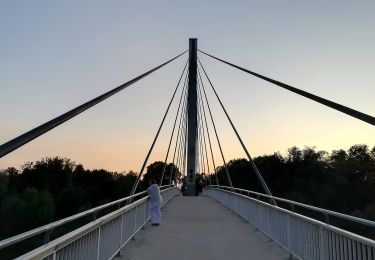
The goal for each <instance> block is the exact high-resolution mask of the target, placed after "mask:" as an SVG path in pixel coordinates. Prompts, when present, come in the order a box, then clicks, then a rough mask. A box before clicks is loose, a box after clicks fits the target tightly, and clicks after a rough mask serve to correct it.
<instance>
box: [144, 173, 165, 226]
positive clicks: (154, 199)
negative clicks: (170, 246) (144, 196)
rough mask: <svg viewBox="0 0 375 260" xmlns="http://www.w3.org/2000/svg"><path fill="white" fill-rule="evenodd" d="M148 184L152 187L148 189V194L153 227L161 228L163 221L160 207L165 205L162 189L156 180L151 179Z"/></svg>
mask: <svg viewBox="0 0 375 260" xmlns="http://www.w3.org/2000/svg"><path fill="white" fill-rule="evenodd" d="M148 184H149V185H150V186H149V187H148V188H147V193H148V196H149V203H148V208H149V210H150V213H151V225H153V226H159V225H160V220H161V214H160V207H161V204H162V203H163V198H162V197H161V195H160V189H159V186H158V185H157V184H156V181H155V179H150V180H149V181H148Z"/></svg>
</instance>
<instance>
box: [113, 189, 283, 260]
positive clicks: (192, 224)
mask: <svg viewBox="0 0 375 260" xmlns="http://www.w3.org/2000/svg"><path fill="white" fill-rule="evenodd" d="M120 255H121V256H119V257H115V259H124V260H125V259H127V260H130V259H131V260H136V259H139V260H143V259H155V260H159V259H244V258H246V259H270V260H271V259H287V258H288V257H289V254H288V252H287V251H286V250H284V249H283V248H281V247H280V246H278V245H277V243H275V242H273V241H272V240H269V239H268V238H267V236H265V235H264V234H263V233H262V232H260V231H259V230H258V229H256V228H255V226H254V225H251V224H250V223H248V222H247V221H245V220H244V219H243V218H241V217H239V216H238V215H235V214H234V213H233V212H231V211H230V210H228V208H226V207H225V206H223V205H221V204H219V203H217V202H216V201H215V200H214V199H212V198H210V197H206V196H199V197H182V196H179V197H176V198H174V199H172V200H171V201H170V202H169V203H168V204H167V205H166V207H164V209H163V223H162V225H161V226H160V227H153V226H151V225H150V224H146V225H145V229H144V230H141V231H140V232H139V233H137V234H136V236H135V239H134V240H133V241H130V242H129V243H128V244H126V245H125V247H124V248H123V249H122V250H121V254H120Z"/></svg>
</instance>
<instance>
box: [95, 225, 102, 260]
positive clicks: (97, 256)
mask: <svg viewBox="0 0 375 260" xmlns="http://www.w3.org/2000/svg"><path fill="white" fill-rule="evenodd" d="M100 227H101V226H99V227H98V233H99V234H98V247H97V251H96V252H97V255H96V259H97V260H99V259H100Z"/></svg>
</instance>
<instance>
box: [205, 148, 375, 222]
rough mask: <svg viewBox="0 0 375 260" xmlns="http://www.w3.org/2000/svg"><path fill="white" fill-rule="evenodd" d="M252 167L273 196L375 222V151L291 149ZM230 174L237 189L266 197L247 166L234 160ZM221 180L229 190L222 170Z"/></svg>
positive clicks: (262, 157) (240, 161) (266, 156)
mask: <svg viewBox="0 0 375 260" xmlns="http://www.w3.org/2000/svg"><path fill="white" fill-rule="evenodd" d="M254 161H255V164H256V165H257V167H258V168H259V170H260V172H261V173H262V176H263V178H264V179H265V181H266V183H267V184H268V186H269V188H270V190H271V191H272V193H273V195H274V196H277V197H282V198H286V199H290V200H294V201H298V202H302V203H306V204H310V205H315V206H319V207H322V208H326V209H331V210H334V211H339V212H342V213H346V214H350V215H354V216H358V217H363V218H367V219H372V220H375V199H374V198H375V147H374V148H372V150H369V148H368V146H367V145H353V146H352V147H350V149H349V150H348V151H344V150H335V151H333V152H332V153H331V154H328V153H327V152H324V151H316V150H315V149H314V148H311V147H306V148H304V149H302V150H300V149H299V148H297V147H292V148H290V149H289V150H288V154H287V155H286V156H284V157H283V156H281V155H280V154H279V153H275V154H273V155H264V156H259V157H257V158H255V159H254ZM228 170H229V173H230V176H231V179H232V183H233V186H235V187H239V188H244V189H249V190H254V191H258V192H262V193H265V191H264V190H263V188H262V186H261V185H260V182H259V180H258V179H257V176H256V174H255V172H254V171H253V169H252V168H251V165H250V163H249V161H248V160H246V159H236V160H232V161H230V162H229V163H228ZM211 178H212V180H211V181H212V183H215V184H216V181H215V179H214V178H213V177H211ZM218 178H219V182H220V185H228V181H227V178H226V174H225V171H224V168H223V167H219V168H218Z"/></svg>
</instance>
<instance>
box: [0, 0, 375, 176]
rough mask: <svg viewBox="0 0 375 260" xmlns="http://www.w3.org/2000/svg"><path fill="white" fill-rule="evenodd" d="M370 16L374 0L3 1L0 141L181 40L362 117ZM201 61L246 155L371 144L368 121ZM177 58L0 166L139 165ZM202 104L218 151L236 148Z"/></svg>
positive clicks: (163, 56) (372, 42) (135, 70)
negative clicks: (56, 159) (49, 162)
mask: <svg viewBox="0 0 375 260" xmlns="http://www.w3.org/2000/svg"><path fill="white" fill-rule="evenodd" d="M374 13H375V2H374V1H336V0H335V1H320V0H319V1H281V0H279V1H276V0H274V1H264V0H263V1H59V2H57V1H1V2H0V109H1V111H2V112H1V113H0V122H1V133H0V143H4V142H6V141H8V140H10V139H12V138H14V137H16V136H17V135H19V134H22V133H24V132H25V131H27V130H30V129H31V128H33V127H35V126H37V125H39V124H41V123H44V122H46V121H48V120H49V119H52V118H53V117H55V116H57V115H60V114H61V113H63V112H66V111H68V110H70V109H71V108H74V107H76V106H77V105H80V104H81V103H83V102H85V101H87V100H89V99H91V98H93V97H95V96H97V95H99V94H102V93H103V92H105V91H107V90H109V89H112V88H113V87H115V86H117V85H119V84H121V83H123V82H126V81H128V80H130V79H132V78H133V77H135V76H137V75H139V74H141V73H143V72H144V71H146V70H148V69H150V68H152V67H154V66H156V65H158V64H160V63H162V62H164V61H165V60H167V59H169V58H171V57H173V56H174V55H177V54H178V53H179V52H181V51H184V50H186V49H187V48H188V38H189V37H197V38H198V47H199V48H200V49H202V50H205V51H207V52H209V53H212V54H214V55H217V56H218V57H221V58H224V59H227V60H228V61H231V62H233V63H235V64H238V65H240V66H243V67H245V68H248V69H252V70H255V71H257V72H258V73H261V74H264V75H267V76H270V77H273V78H275V79H277V80H280V81H282V82H285V83H287V84H290V85H293V86H295V87H298V88H301V89H303V90H306V91H309V92H311V93H314V94H317V95H321V96H323V97H326V98H328V99H331V100H333V101H336V102H339V103H342V104H344V105H348V106H351V107H352V108H354V109H358V110H360V111H362V112H365V113H368V114H370V115H372V116H374V115H375V105H374V102H373V100H374V96H375V74H374V68H375V48H374V46H375V30H374V25H375V16H374ZM200 57H201V60H202V62H203V63H204V65H205V66H206V68H207V71H208V73H209V75H211V77H212V79H213V81H214V84H215V85H216V87H217V89H218V91H219V94H220V95H221V96H222V99H223V102H224V103H225V104H226V106H227V108H228V111H229V113H230V114H231V115H232V118H233V120H234V122H235V124H236V125H237V127H238V130H239V132H240V134H241V135H242V136H243V138H244V141H245V143H246V145H247V146H248V148H249V150H250V151H251V152H252V153H253V154H254V155H260V154H265V153H266V154H268V153H272V152H274V151H280V152H281V153H285V152H286V149H287V148H288V147H290V146H293V145H297V146H300V147H303V146H304V145H308V146H313V145H315V146H317V148H318V149H325V150H328V151H331V150H332V149H337V148H348V147H349V146H350V145H351V144H356V143H366V144H368V145H370V146H374V145H375V138H374V136H375V128H374V127H373V126H370V125H368V124H366V123H363V122H360V121H358V120H356V119H352V118H350V117H348V116H347V115H344V114H341V113H339V112H336V111H333V110H332V109H329V108H326V107H324V106H321V105H319V104H317V103H315V102H313V101H309V100H306V99H304V98H302V97H299V96H297V95H295V94H293V93H289V92H287V91H286V90H283V89H279V88H278V87H276V86H273V85H271V84H269V83H265V82H262V81H261V80H259V79H256V78H253V77H252V76H250V75H247V74H244V73H243V72H240V71H236V70H235V69H233V68H230V67H228V66H226V65H224V64H220V63H218V62H217V61H214V60H211V59H209V58H207V57H204V56H202V55H200ZM186 58H187V56H184V57H183V58H180V59H179V60H178V61H176V62H174V63H172V64H170V65H168V66H166V67H165V68H163V69H161V70H159V71H157V72H155V73H154V74H152V75H150V76H149V77H147V78H146V79H144V80H142V81H140V82H138V83H136V84H135V85H133V86H131V87H129V88H128V89H126V90H125V91H123V92H122V93H120V94H118V95H116V96H113V97H111V98H110V99H108V100H106V101H104V102H103V103H101V104H99V105H98V106H96V107H94V108H92V109H90V110H89V111H86V112H85V113H83V114H81V115H79V116H78V117H76V118H74V119H73V120H71V121H69V122H68V123H66V124H64V125H62V126H60V127H58V128H56V129H54V130H52V131H51V132H49V133H48V134H46V135H44V136H42V137H40V138H38V139H37V140H34V141H32V142H31V143H29V144H27V145H25V146H24V147H22V148H20V149H19V150H17V151H15V152H13V153H12V154H9V155H7V156H5V157H3V158H1V159H0V168H5V167H8V166H11V165H12V166H16V167H18V166H20V165H21V164H23V163H24V162H25V161H35V160H38V159H40V158H42V157H45V156H53V155H59V156H63V157H68V158H71V159H72V160H74V161H76V162H80V163H83V164H84V166H86V167H88V168H106V169H109V170H116V171H123V170H126V171H128V170H130V169H133V170H135V171H138V170H139V168H140V166H141V163H142V161H143V159H144V157H145V155H146V153H147V150H148V147H149V145H150V143H151V141H152V139H153V136H154V134H155V131H156V128H157V126H158V125H159V122H160V120H161V118H162V114H163V112H164V110H165V107H166V105H167V102H168V100H169V98H170V96H171V94H172V91H173V89H174V87H175V85H176V83H177V80H178V77H179V74H180V72H181V71H182V68H183V65H184V63H185V61H186ZM212 97H213V96H212V95H211V98H212ZM211 100H212V101H213V99H211ZM174 108H175V106H174ZM213 109H214V113H215V115H216V117H217V121H218V123H217V124H218V125H220V126H221V127H220V130H219V132H220V133H219V134H220V136H221V137H222V139H223V146H224V152H225V154H226V157H228V159H230V158H234V157H244V154H243V152H242V150H241V149H240V146H239V145H238V144H237V142H236V140H235V139H234V138H235V137H234V135H233V133H232V132H231V129H230V128H229V125H228V123H227V122H226V121H225V118H224V116H223V113H222V112H221V111H220V110H219V107H218V106H217V104H215V105H213ZM172 111H173V110H172ZM171 115H172V114H171ZM171 123H172V116H170V117H169V118H168V122H167V124H166V127H165V128H164V131H163V132H162V134H161V137H160V141H159V142H158V143H157V147H156V150H155V153H154V154H153V156H152V157H151V159H150V161H153V160H162V158H163V157H164V153H165V149H166V145H167V143H166V141H167V139H168V136H169V133H170V129H171Z"/></svg>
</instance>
